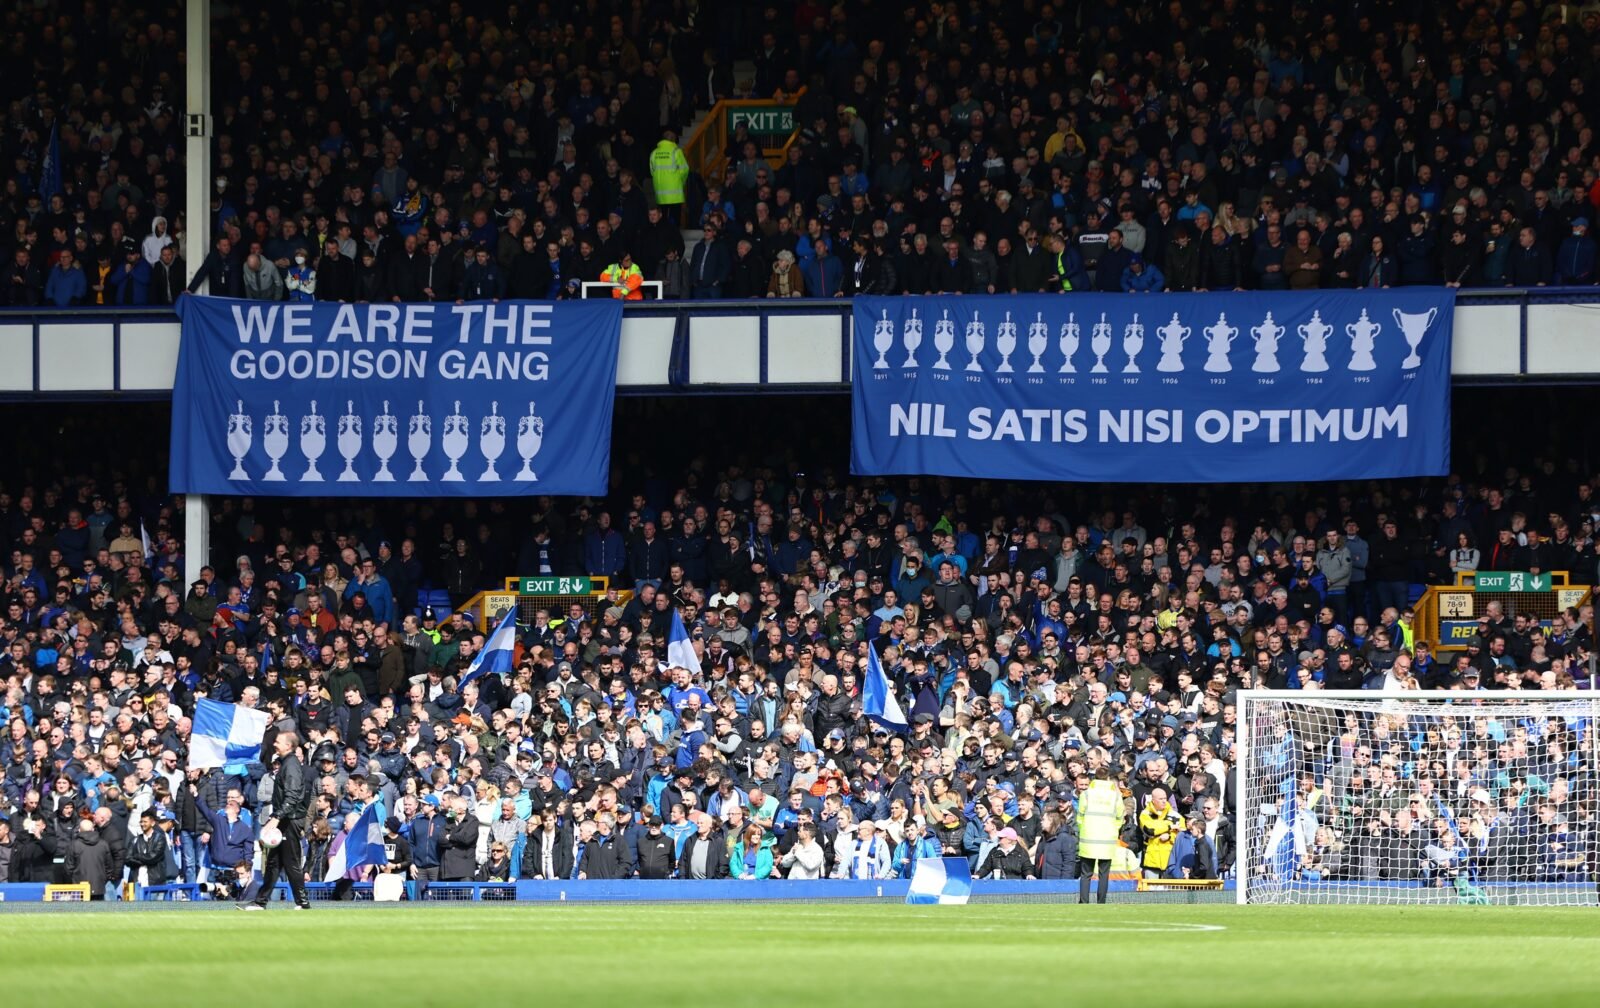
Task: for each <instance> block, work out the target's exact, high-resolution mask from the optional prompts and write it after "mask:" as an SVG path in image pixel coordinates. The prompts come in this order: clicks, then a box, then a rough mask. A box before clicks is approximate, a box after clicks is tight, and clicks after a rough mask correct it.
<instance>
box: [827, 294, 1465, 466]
mask: <svg viewBox="0 0 1600 1008" xmlns="http://www.w3.org/2000/svg"><path fill="white" fill-rule="evenodd" d="M1454 308H1455V297H1454V292H1453V291H1451V290H1448V289H1445V288H1437V287H1426V288H1423V287H1418V288H1409V289H1403V290H1383V291H1366V290H1363V291H1307V292H1280V293H1263V292H1251V293H1215V294H1159V295H1138V294H1107V295H1094V294H1069V295H1052V294H1031V295H1020V296H1016V297H1004V298H1002V297H889V298H873V297H858V298H856V299H855V304H854V309H855V356H854V363H853V367H852V370H853V372H854V383H853V395H852V409H853V425H852V426H853V432H852V437H851V469H852V471H854V472H855V473H857V474H859V475H864V476H873V475H888V474H905V473H916V474H928V475H942V476H967V477H975V478H995V479H1020V480H1077V481H1085V482H1089V481H1110V482H1140V483H1142V482H1183V483H1236V482H1241V481H1249V482H1289V481H1309V480H1338V479H1366V478H1377V477H1386V476H1420V475H1441V474H1444V473H1445V472H1446V471H1447V470H1448V468H1449V464H1450V331H1451V324H1452V321H1453V314H1454Z"/></svg>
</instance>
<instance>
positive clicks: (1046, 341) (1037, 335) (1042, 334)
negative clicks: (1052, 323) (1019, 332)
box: [1028, 312, 1050, 374]
mask: <svg viewBox="0 0 1600 1008" xmlns="http://www.w3.org/2000/svg"><path fill="white" fill-rule="evenodd" d="M1049 346H1050V327H1049V326H1048V325H1046V324H1045V321H1044V313H1043V312H1035V313H1034V315H1033V321H1032V322H1030V323H1028V353H1030V354H1032V355H1033V363H1032V364H1029V365H1028V373H1029V374H1040V373H1042V372H1043V371H1044V364H1043V363H1042V362H1041V361H1040V359H1039V358H1041V357H1043V356H1044V352H1045V350H1047V349H1048V348H1049Z"/></svg>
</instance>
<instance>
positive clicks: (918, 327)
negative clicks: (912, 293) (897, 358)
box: [900, 308, 922, 368]
mask: <svg viewBox="0 0 1600 1008" xmlns="http://www.w3.org/2000/svg"><path fill="white" fill-rule="evenodd" d="M900 342H901V343H904V344H905V348H906V362H905V363H904V364H902V365H900V366H901V367H903V368H914V367H918V366H919V365H918V364H917V347H919V346H921V345H922V319H920V318H918V317H917V310H916V309H915V308H913V309H911V317H910V318H908V319H906V324H905V327H904V328H903V329H901V330H900Z"/></svg>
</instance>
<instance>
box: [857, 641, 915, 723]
mask: <svg viewBox="0 0 1600 1008" xmlns="http://www.w3.org/2000/svg"><path fill="white" fill-rule="evenodd" d="M861 713H863V714H865V715H866V716H867V717H869V718H871V719H872V720H874V721H876V722H877V723H878V724H881V725H883V726H884V727H885V728H888V729H889V730H891V731H901V732H903V731H906V730H908V729H910V727H911V724H910V722H909V721H908V720H907V719H906V715H905V711H903V710H901V709H900V701H899V700H898V699H896V698H895V695H894V685H893V684H892V683H890V682H889V677H888V676H887V675H885V674H884V671H883V661H882V660H881V659H879V658H878V649H877V648H875V647H873V646H872V645H871V644H870V643H869V644H868V645H867V677H866V679H865V680H864V681H863V682H862V684H861Z"/></svg>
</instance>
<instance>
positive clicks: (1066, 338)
mask: <svg viewBox="0 0 1600 1008" xmlns="http://www.w3.org/2000/svg"><path fill="white" fill-rule="evenodd" d="M1081 333H1082V327H1081V326H1079V325H1078V316H1077V313H1076V312H1067V320H1066V321H1065V322H1063V323H1061V337H1060V338H1061V356H1062V357H1065V358H1066V359H1065V360H1063V361H1062V362H1061V371H1060V373H1061V374H1077V372H1078V369H1077V368H1075V367H1073V366H1072V355H1073V354H1075V353H1077V352H1078V346H1079V344H1080V343H1081V340H1079V338H1078V337H1079V336H1080V335H1081Z"/></svg>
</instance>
